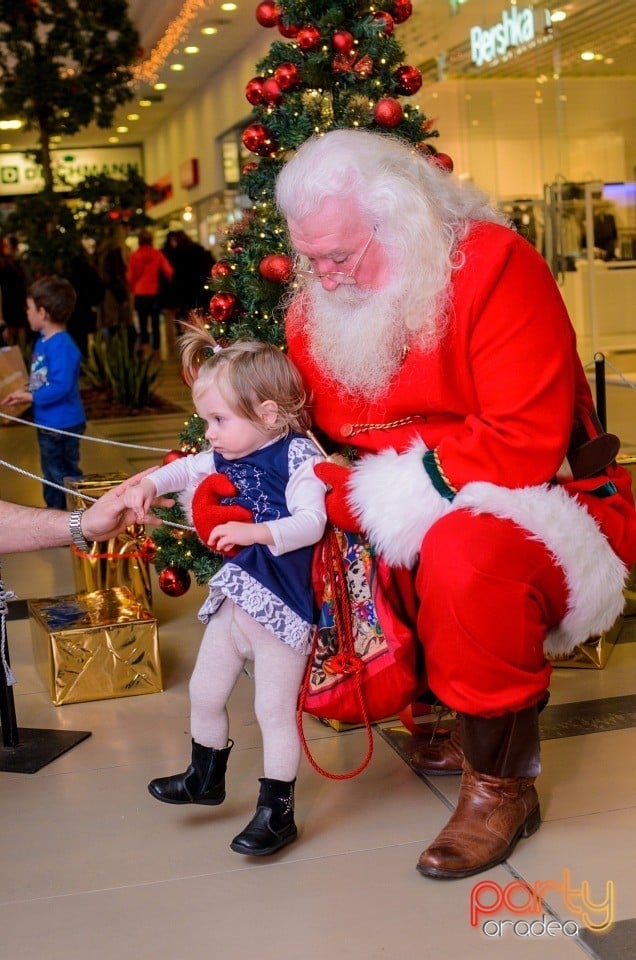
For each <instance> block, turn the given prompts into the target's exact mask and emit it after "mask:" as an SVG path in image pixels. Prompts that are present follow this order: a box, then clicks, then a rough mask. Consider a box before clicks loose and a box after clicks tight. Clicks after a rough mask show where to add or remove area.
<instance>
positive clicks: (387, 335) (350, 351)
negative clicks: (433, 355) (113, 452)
mask: <svg viewBox="0 0 636 960" xmlns="http://www.w3.org/2000/svg"><path fill="white" fill-rule="evenodd" d="M395 286H396V285H391V286H389V287H386V288H384V289H383V290H373V291H369V290H361V289H360V288H359V287H355V286H346V285H341V286H339V287H337V288H336V289H335V290H332V291H326V290H324V289H323V288H322V286H321V285H320V284H319V283H316V282H313V283H312V285H311V287H309V289H308V291H307V296H308V298H309V315H310V320H309V325H308V334H309V343H310V347H311V351H312V353H313V355H314V357H315V359H316V360H317V361H318V363H319V364H320V366H321V367H322V369H323V370H324V372H325V374H326V375H327V376H328V377H329V378H330V379H332V380H335V381H336V382H337V383H339V384H340V385H341V386H343V387H344V388H345V389H346V390H347V391H348V392H349V393H352V394H359V395H362V396H364V397H367V398H373V397H377V396H378V395H379V394H381V393H383V392H384V390H385V389H386V387H387V385H388V383H389V382H390V381H391V380H392V379H393V377H394V376H395V374H396V373H397V371H398V368H399V366H400V364H401V362H402V358H403V356H404V348H405V347H406V345H407V344H408V342H409V339H410V333H409V331H408V330H407V329H406V326H405V324H404V321H403V319H402V316H401V311H400V296H399V295H398V292H397V291H396V289H395Z"/></svg>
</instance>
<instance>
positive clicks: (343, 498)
mask: <svg viewBox="0 0 636 960" xmlns="http://www.w3.org/2000/svg"><path fill="white" fill-rule="evenodd" d="M350 472H351V469H350V467H343V466H341V465H340V464H339V463H330V462H329V461H328V460H325V462H324V463H317V464H316V466H315V467H314V473H315V474H316V476H317V477H318V479H319V480H322V482H323V483H324V484H326V486H327V495H326V497H325V506H326V508H327V516H328V517H329V520H330V521H331V523H333V525H334V526H336V527H340V529H341V530H347V531H348V532H349V533H362V530H361V528H360V521H359V520H358V518H357V517H356V516H355V514H354V513H353V510H352V509H351V507H350V506H349V503H348V502H347V493H348V489H347V487H348V480H349V475H350Z"/></svg>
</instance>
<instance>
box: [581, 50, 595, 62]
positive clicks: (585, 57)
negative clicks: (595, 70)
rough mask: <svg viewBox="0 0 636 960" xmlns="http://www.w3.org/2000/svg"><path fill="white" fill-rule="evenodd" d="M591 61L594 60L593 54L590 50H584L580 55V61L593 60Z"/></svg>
mask: <svg viewBox="0 0 636 960" xmlns="http://www.w3.org/2000/svg"><path fill="white" fill-rule="evenodd" d="M593 59H594V53H593V52H592V50H584V51H583V53H582V54H581V60H593Z"/></svg>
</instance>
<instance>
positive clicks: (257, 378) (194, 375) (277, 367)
mask: <svg viewBox="0 0 636 960" xmlns="http://www.w3.org/2000/svg"><path fill="white" fill-rule="evenodd" d="M215 348H216V352H215ZM179 350H180V352H181V360H182V363H183V374H184V378H185V380H186V383H187V384H188V385H189V386H190V387H191V389H192V395H193V397H194V398H195V399H196V396H197V394H201V393H202V392H203V391H204V390H205V389H206V387H208V386H210V384H212V383H214V384H215V385H216V386H218V388H219V390H220V391H221V393H222V394H223V397H224V399H225V401H226V402H227V403H228V404H229V406H230V407H231V409H232V410H233V411H234V412H235V413H236V414H238V415H239V416H241V417H245V419H246V420H251V421H252V423H258V424H260V425H261V426H262V423H263V421H262V418H261V417H260V415H259V413H258V408H259V406H260V404H261V403H263V402H264V401H265V400H273V401H274V402H275V403H276V405H277V407H278V411H277V416H276V421H275V423H274V424H273V425H272V430H275V431H277V432H282V433H283V434H285V435H287V434H288V433H290V432H291V431H296V432H299V433H303V432H304V431H305V430H307V429H308V427H309V426H310V419H309V414H308V411H307V409H306V405H307V395H306V393H305V390H304V388H303V384H302V380H301V378H300V374H299V372H298V370H297V369H296V367H295V366H294V364H293V363H292V362H291V360H290V359H289V357H288V356H287V355H286V354H285V353H283V352H282V350H280V349H279V348H278V347H275V346H274V345H273V344H271V343H261V342H260V341H259V340H236V341H235V342H234V343H232V344H230V346H229V347H224V348H223V349H219V348H218V347H217V344H216V341H215V340H214V338H213V337H212V335H211V334H210V333H208V331H207V330H205V329H203V328H197V329H194V328H193V327H188V329H187V330H186V332H185V333H184V334H183V335H182V336H181V337H180V339H179Z"/></svg>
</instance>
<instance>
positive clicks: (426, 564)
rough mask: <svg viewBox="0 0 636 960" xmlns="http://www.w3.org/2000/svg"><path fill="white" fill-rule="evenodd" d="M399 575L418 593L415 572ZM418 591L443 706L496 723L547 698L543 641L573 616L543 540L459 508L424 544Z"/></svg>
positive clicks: (432, 682) (420, 623)
mask: <svg viewBox="0 0 636 960" xmlns="http://www.w3.org/2000/svg"><path fill="white" fill-rule="evenodd" d="M394 573H395V574H396V580H397V581H398V582H401V583H402V585H403V588H404V591H405V592H406V593H409V592H410V591H412V588H413V579H412V576H413V575H412V573H410V572H409V573H408V574H407V572H406V571H394ZM403 575H404V578H403ZM407 576H408V579H410V581H411V582H410V584H408V583H407V582H406V577H407ZM414 586H415V592H416V595H417V596H416V598H414V600H415V605H416V607H417V613H416V622H417V632H418V636H419V638H420V641H421V643H422V646H423V649H424V658H425V665H426V673H427V679H428V685H429V687H430V689H431V690H432V691H433V693H434V694H435V695H436V696H437V697H438V698H439V700H441V701H442V703H444V704H446V706H447V707H450V708H451V709H453V710H457V711H459V712H461V713H468V714H473V715H477V716H482V717H494V716H499V715H501V714H503V713H508V712H510V711H518V710H522V709H524V708H525V707H528V706H532V705H534V704H535V703H537V701H538V700H540V699H541V697H542V695H543V693H544V692H545V690H546V689H547V687H548V684H549V680H550V673H551V667H550V664H549V663H548V662H547V661H546V659H545V657H544V654H543V644H544V641H545V638H546V634H547V632H548V630H549V629H550V628H551V627H554V626H555V625H556V624H558V623H559V621H560V620H561V619H562V618H563V616H564V615H565V613H566V610H567V589H566V581H565V577H564V574H563V571H562V569H561V567H560V566H559V565H558V564H557V563H556V562H555V561H554V559H553V557H552V555H551V554H550V553H549V551H548V550H547V549H546V547H545V546H544V545H543V544H542V543H540V542H538V541H536V540H532V539H530V537H529V535H528V534H527V533H526V532H525V531H524V530H522V529H521V528H520V527H518V526H517V525H516V524H515V523H514V522H512V521H511V520H502V519H499V518H497V517H494V516H491V515H488V514H477V515H475V514H472V513H470V512H469V511H467V510H457V511H454V512H452V513H449V514H447V515H446V516H445V517H443V518H442V519H441V520H438V521H437V522H436V523H435V524H434V525H433V526H432V527H431V529H430V530H429V532H428V533H427V535H426V537H425V538H424V541H423V544H422V549H421V556H420V563H419V566H418V568H417V571H416V573H415V582H414ZM398 589H400V590H401V588H400V587H398Z"/></svg>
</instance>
